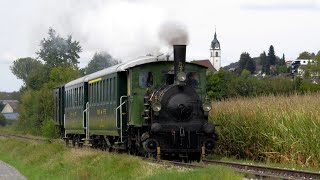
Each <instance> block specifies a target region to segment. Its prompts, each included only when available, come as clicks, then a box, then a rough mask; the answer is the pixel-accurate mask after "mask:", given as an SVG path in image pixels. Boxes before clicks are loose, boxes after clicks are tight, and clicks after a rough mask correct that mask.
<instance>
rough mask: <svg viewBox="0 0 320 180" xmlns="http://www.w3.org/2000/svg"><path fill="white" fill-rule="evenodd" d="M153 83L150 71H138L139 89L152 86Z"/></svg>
mask: <svg viewBox="0 0 320 180" xmlns="http://www.w3.org/2000/svg"><path fill="white" fill-rule="evenodd" d="M153 85H154V75H153V73H152V72H151V71H142V72H140V73H139V87H140V88H141V89H146V88H150V87H153Z"/></svg>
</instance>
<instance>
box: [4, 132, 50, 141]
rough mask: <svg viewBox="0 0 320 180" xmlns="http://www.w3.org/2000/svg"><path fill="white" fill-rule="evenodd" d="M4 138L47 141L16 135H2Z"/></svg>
mask: <svg viewBox="0 0 320 180" xmlns="http://www.w3.org/2000/svg"><path fill="white" fill-rule="evenodd" d="M0 136H2V137H6V138H8V137H13V138H17V139H27V140H34V141H46V140H45V139H39V138H32V137H27V136H22V135H16V134H0Z"/></svg>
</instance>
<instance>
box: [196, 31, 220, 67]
mask: <svg viewBox="0 0 320 180" xmlns="http://www.w3.org/2000/svg"><path fill="white" fill-rule="evenodd" d="M193 63H196V64H200V65H203V66H207V67H208V71H213V72H216V71H219V69H220V68H221V47H220V42H219V40H218V38H217V32H216V31H215V32H214V39H213V40H212V41H211V45H210V58H209V59H206V60H196V61H193Z"/></svg>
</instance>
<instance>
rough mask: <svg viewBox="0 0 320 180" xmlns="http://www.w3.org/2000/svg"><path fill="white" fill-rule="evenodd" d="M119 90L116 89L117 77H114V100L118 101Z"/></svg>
mask: <svg viewBox="0 0 320 180" xmlns="http://www.w3.org/2000/svg"><path fill="white" fill-rule="evenodd" d="M116 96H117V88H116V77H113V100H114V101H116V99H117V98H116Z"/></svg>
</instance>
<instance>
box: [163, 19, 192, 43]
mask: <svg viewBox="0 0 320 180" xmlns="http://www.w3.org/2000/svg"><path fill="white" fill-rule="evenodd" d="M159 38H160V40H161V41H163V42H164V43H165V44H167V45H171V46H172V45H182V44H188V42H189V36H188V31H187V28H186V26H185V25H184V24H181V23H179V22H176V21H166V22H164V23H163V24H161V26H160V29H159Z"/></svg>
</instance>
